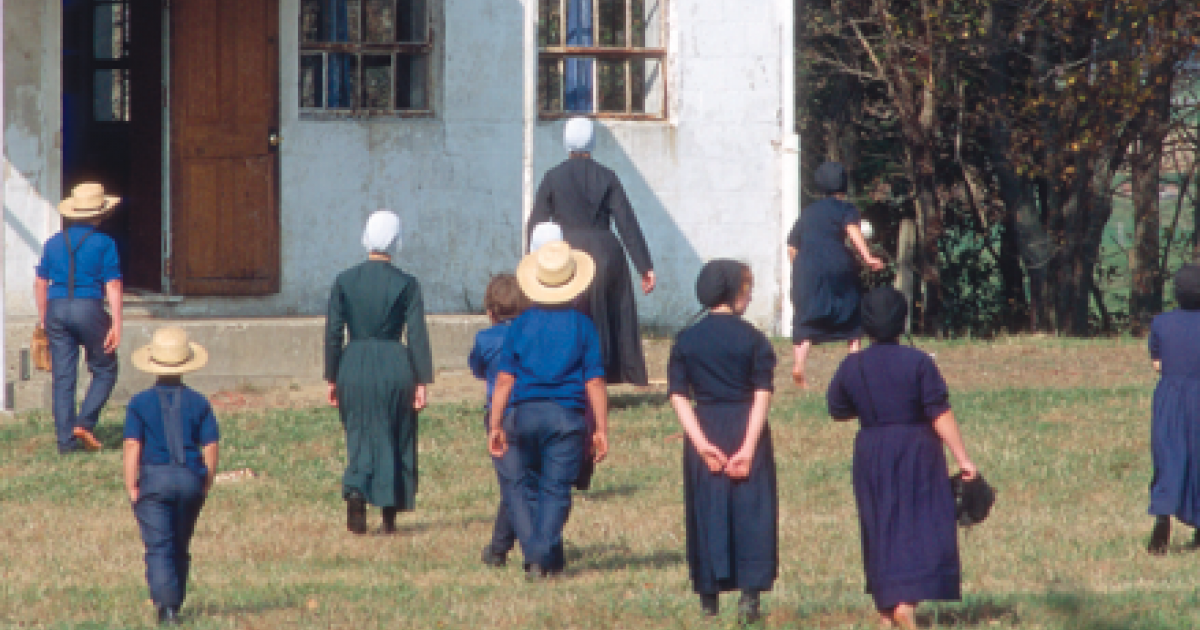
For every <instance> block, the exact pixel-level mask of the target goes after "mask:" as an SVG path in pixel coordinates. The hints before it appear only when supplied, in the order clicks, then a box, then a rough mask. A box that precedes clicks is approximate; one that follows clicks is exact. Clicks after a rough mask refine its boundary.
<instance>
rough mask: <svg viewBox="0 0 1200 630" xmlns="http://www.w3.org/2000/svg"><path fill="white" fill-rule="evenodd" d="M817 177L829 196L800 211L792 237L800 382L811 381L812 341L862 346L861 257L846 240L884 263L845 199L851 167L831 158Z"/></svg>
mask: <svg viewBox="0 0 1200 630" xmlns="http://www.w3.org/2000/svg"><path fill="white" fill-rule="evenodd" d="M816 180H817V188H818V189H819V190H820V191H821V192H822V193H824V194H826V195H828V196H827V197H826V198H824V199H822V200H821V201H818V202H816V203H814V204H812V205H810V206H809V207H807V208H805V209H804V211H803V212H801V213H800V218H798V219H796V225H795V226H794V227H792V231H791V233H790V234H788V240H787V243H788V258H789V259H790V260H791V261H792V308H793V309H794V311H793V318H792V344H793V346H792V347H793V354H794V362H793V364H792V380H793V381H795V383H796V384H797V385H799V386H801V387H807V386H808V380H807V378H806V377H805V375H804V367H805V363H807V361H808V352H809V350H811V349H812V346H813V344H818V343H826V342H829V341H846V342H849V344H850V351H851V352H857V351H858V349H859V341H858V340H859V338H860V337H862V328H861V327H860V326H859V314H858V300H859V294H860V293H861V288H860V287H859V279H858V262H857V261H855V259H854V255H853V253H851V251H850V250H849V249H847V248H846V244H845V243H846V239H847V238H849V239H850V242H851V243H852V244H853V245H854V249H855V250H856V251H857V252H858V255H859V256H860V257H861V258H862V260H863V263H864V264H866V265H867V266H868V267H870V268H871V270H873V271H879V270H880V269H883V267H884V264H883V261H882V260H879V259H878V258H876V257H875V256H874V255H872V254H871V250H870V249H869V248H868V247H867V242H866V240H865V239H863V234H862V230H861V228H860V227H859V221H860V220H861V219H860V217H859V214H858V209H857V208H855V207H854V206H853V205H851V204H850V203H848V202H847V201H846V190H847V187H848V178H847V176H846V169H844V168H842V165H841V164H838V163H837V162H826V163H824V164H822V165H821V166H820V168H818V169H817V172H816Z"/></svg>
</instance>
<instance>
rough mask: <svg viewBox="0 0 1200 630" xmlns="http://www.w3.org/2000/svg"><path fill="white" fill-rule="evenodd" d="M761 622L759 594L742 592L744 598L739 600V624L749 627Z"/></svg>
mask: <svg viewBox="0 0 1200 630" xmlns="http://www.w3.org/2000/svg"><path fill="white" fill-rule="evenodd" d="M759 621H762V609H761V608H760V607H759V603H758V592H757V591H742V597H741V599H739V600H738V623H740V624H741V625H743V626H748V625H751V624H755V623H758V622H759Z"/></svg>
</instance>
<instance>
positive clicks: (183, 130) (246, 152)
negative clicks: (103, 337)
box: [168, 0, 280, 295]
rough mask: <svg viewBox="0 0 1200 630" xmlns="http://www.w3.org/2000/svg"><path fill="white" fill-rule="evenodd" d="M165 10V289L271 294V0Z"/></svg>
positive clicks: (275, 213)
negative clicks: (167, 109)
mask: <svg viewBox="0 0 1200 630" xmlns="http://www.w3.org/2000/svg"><path fill="white" fill-rule="evenodd" d="M170 7H171V9H170V10H171V78H170V81H171V106H170V107H171V122H170V125H171V244H172V247H171V257H170V259H169V261H168V263H169V264H168V269H169V274H170V276H171V288H172V292H173V293H177V294H180V295H263V294H268V293H274V292H278V291H279V275H280V246H279V237H280V235H279V193H278V173H279V166H278V155H277V154H276V153H275V150H274V147H273V146H272V145H271V142H270V139H269V138H270V135H271V133H272V132H274V131H275V130H276V129H277V128H278V119H279V113H278V112H279V68H278V65H279V64H278V61H279V51H278V43H277V42H278V30H279V8H278V0H171V4H170Z"/></svg>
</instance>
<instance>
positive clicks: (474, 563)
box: [0, 338, 1200, 630]
mask: <svg viewBox="0 0 1200 630" xmlns="http://www.w3.org/2000/svg"><path fill="white" fill-rule="evenodd" d="M922 346H923V347H925V348H926V349H927V350H930V351H932V352H935V353H936V354H937V360H938V363H939V365H941V367H942V369H943V370H944V372H945V374H946V376H947V379H948V381H949V382H950V384H951V388H952V394H953V398H952V401H953V403H954V406H955V409H956V411H957V414H958V417H959V419H960V422H961V423H962V425H963V429H964V434H965V438H966V441H967V446H968V448H969V449H970V450H971V451H972V456H973V458H974V459H975V461H976V462H977V463H978V464H979V465H980V467H981V469H982V470H983V472H984V473H985V475H986V476H987V477H988V479H989V480H990V481H991V482H992V483H993V485H994V486H996V488H997V490H998V492H999V498H998V502H997V505H996V508H995V511H994V513H993V515H992V517H991V518H990V519H989V520H988V521H987V522H985V523H983V524H982V525H980V526H978V527H976V528H974V529H972V530H970V531H967V532H964V533H963V534H962V536H961V538H960V540H961V548H962V555H963V569H964V584H963V591H964V594H965V599H964V601H963V602H961V603H946V604H937V605H933V604H926V605H923V606H922V607H921V608H920V609H919V613H920V618H921V622H922V624H923V625H925V626H929V625H935V626H936V627H950V628H953V627H972V628H974V627H978V628H1044V629H1047V630H1057V629H1079V630H1084V629H1090V630H1126V629H1128V630H1168V629H1171V630H1174V629H1178V628H1194V627H1200V590H1198V589H1197V585H1196V579H1195V575H1196V571H1197V567H1196V564H1197V563H1198V562H1200V555H1197V554H1192V553H1188V552H1187V551H1186V550H1185V549H1184V545H1185V543H1186V542H1187V541H1188V540H1190V537H1191V531H1190V530H1186V531H1185V528H1178V527H1177V531H1176V533H1175V537H1174V546H1173V552H1172V553H1170V554H1169V555H1168V556H1166V557H1162V558H1154V557H1150V556H1148V555H1147V554H1146V553H1145V551H1144V546H1145V542H1146V539H1147V536H1148V532H1149V528H1150V525H1151V520H1150V518H1149V517H1147V516H1146V515H1145V508H1146V501H1147V492H1146V487H1147V483H1148V482H1149V479H1150V455H1149V445H1148V437H1149V409H1150V397H1151V393H1152V389H1153V385H1154V377H1153V375H1152V373H1151V372H1150V370H1149V369H1148V362H1147V360H1146V355H1145V346H1144V343H1143V342H1140V341H1135V340H1105V341H1060V340H1055V339H1028V338H1020V339H1002V340H999V341H996V342H994V343H991V344H984V343H980V342H975V343H967V342H951V343H942V344H937V343H932V342H922ZM779 349H780V351H781V352H780V357H781V361H780V368H779V370H778V372H779V376H780V384H781V386H780V393H779V395H778V396H777V398H776V401H775V404H774V406H773V409H772V413H771V428H772V431H773V435H774V438H775V445H776V446H775V448H776V453H777V457H778V460H777V461H778V468H779V478H780V495H781V496H780V501H781V507H782V510H781V518H780V523H779V529H780V543H781V544H780V556H781V569H780V576H779V580H778V581H777V583H776V587H775V590H774V592H772V593H769V594H767V595H765V596H764V604H765V607H766V610H767V611H768V615H769V616H768V618H767V621H766V626H767V627H771V628H873V627H876V626H875V622H874V616H873V612H872V606H871V600H870V598H869V597H868V596H866V595H864V594H863V579H862V569H861V562H860V557H859V540H858V526H857V521H856V518H855V509H854V504H853V497H852V494H851V487H850V451H851V443H852V440H853V439H854V433H855V427H854V426H853V425H846V424H836V423H833V422H831V421H829V418H828V416H827V415H826V413H825V409H824V397H823V395H822V393H821V392H820V391H813V392H796V391H794V390H792V389H791V388H789V387H786V386H784V385H783V377H786V376H787V374H788V371H789V370H790V360H788V352H787V350H788V348H787V346H780V347H779ZM841 356H842V351H841V350H839V349H835V348H832V347H822V348H820V349H818V350H817V351H816V353H815V356H814V359H813V366H812V371H813V376H814V380H815V381H816V382H817V383H818V384H823V383H825V382H827V381H828V378H829V375H830V373H831V371H832V370H833V368H834V367H835V366H836V363H837V361H838V360H839V359H840V357H841ZM653 369H658V370H660V371H661V366H657V367H655V368H653ZM434 391H435V394H434V395H435V396H436V390H434ZM614 403H615V411H614V414H613V418H612V426H613V432H612V438H611V442H612V455H611V457H610V459H609V460H608V461H607V462H606V463H605V464H603V465H602V467H601V469H600V470H599V471H598V473H597V477H596V482H595V484H594V486H593V489H592V491H591V492H589V493H586V494H584V495H582V497H581V498H577V500H576V503H575V509H574V512H573V514H572V516H571V522H570V523H569V524H568V526H567V531H566V536H567V540H568V542H567V555H568V562H569V567H568V569H567V573H566V576H565V578H563V579H559V580H556V581H553V582H549V583H541V584H527V583H526V582H525V581H524V579H523V577H522V573H521V566H520V555H519V553H514V554H513V555H512V556H510V562H509V566H508V567H506V568H503V569H491V568H487V567H484V566H483V565H482V564H481V563H480V562H479V560H478V556H479V550H480V548H481V546H482V545H483V544H484V542H485V541H486V540H487V537H488V534H489V532H490V523H491V518H492V516H493V514H494V510H495V506H496V500H497V495H498V493H497V489H496V483H495V478H494V475H493V472H492V470H491V467H490V463H489V460H488V458H487V456H486V454H485V452H484V435H483V430H482V427H481V413H480V410H479V408H478V405H477V404H476V403H473V402H470V403H468V402H463V403H441V404H435V405H433V406H432V407H431V408H430V409H429V410H428V411H427V412H426V413H423V414H422V416H421V429H420V431H421V433H420V436H421V437H420V449H421V450H420V457H421V475H422V478H421V480H422V488H421V491H420V493H419V495H418V510H417V511H416V512H414V513H411V514H406V515H402V516H401V519H400V526H401V530H402V534H401V535H400V536H397V537H391V538H381V537H373V536H367V537H354V536H352V535H350V534H348V533H346V531H345V527H344V526H345V523H344V507H343V503H342V501H341V500H340V498H339V493H338V489H339V480H340V474H341V467H342V463H343V439H342V435H341V430H340V425H339V423H338V420H337V415H336V413H335V411H334V410H332V409H329V408H311V409H292V410H285V409H262V410H257V411H255V410H251V411H242V412H238V413H235V414H226V415H222V416H221V417H220V420H221V425H222V426H221V428H222V434H223V437H224V439H223V441H222V449H223V452H222V464H223V468H224V469H226V470H229V469H234V468H243V467H249V468H252V469H254V470H255V471H258V472H260V473H262V475H261V476H260V477H259V478H257V479H253V480H248V481H243V482H238V483H229V484H222V485H218V486H217V487H216V488H215V489H214V492H213V494H212V496H211V497H210V498H209V502H208V505H207V506H206V507H205V509H204V513H203V515H202V516H201V519H200V523H199V526H198V528H197V532H196V538H195V542H194V545H193V558H194V560H193V568H192V581H191V588H190V595H189V598H188V601H187V604H186V605H185V608H184V613H185V615H186V616H187V618H188V622H187V625H188V626H189V627H193V628H198V629H200V628H213V629H217V628H221V629H225V628H229V629H235V628H236V629H246V630H251V629H260V628H261V629H274V628H288V629H308V628H312V629H316V628H321V629H340V628H344V629H354V630H365V629H368V628H384V627H388V628H547V629H549V628H563V629H566V628H580V629H584V628H606V629H607V628H629V629H640V628H663V629H667V628H672V629H674V628H724V627H732V626H734V625H735V612H736V611H735V608H736V606H735V599H736V596H735V595H727V596H726V597H725V599H724V600H723V603H724V610H723V611H722V614H721V617H720V618H719V619H718V620H715V621H714V620H709V619H706V618H704V617H702V616H701V614H700V611H699V606H698V602H697V600H696V598H695V596H694V595H693V594H692V593H691V592H690V584H689V581H688V578H687V565H686V561H685V559H684V541H683V537H684V528H683V507H682V498H683V496H682V492H683V491H682V486H681V477H680V450H681V448H682V443H681V437H680V435H679V429H678V425H677V423H676V421H675V419H674V417H673V415H672V414H671V412H670V410H669V407H668V406H667V405H666V401H665V397H664V395H663V394H662V393H661V392H658V393H640V394H624V395H620V396H617V397H615V398H614ZM122 413H123V410H121V409H113V410H110V411H109V412H108V413H107V415H106V420H105V422H104V423H103V424H102V425H101V431H100V432H99V436H100V438H101V439H102V441H104V443H105V444H106V446H108V447H109V448H107V449H106V450H105V452H103V453H101V454H98V455H82V456H74V457H70V458H59V457H58V456H57V455H55V454H54V446H53V436H52V433H53V431H52V429H51V426H50V423H49V420H48V418H46V417H45V416H44V415H40V416H38V415H35V416H29V417H26V418H22V419H20V420H18V421H16V422H13V423H9V424H2V425H0V628H80V629H84V628H86V629H95V630H99V629H103V628H138V627H149V626H150V625H151V623H152V621H153V609H152V607H151V606H150V604H149V603H148V599H147V597H148V595H147V591H146V586H145V582H144V579H143V570H144V566H143V564H142V561H141V554H142V548H141V543H140V540H139V538H138V534H137V529H136V526H135V523H134V519H133V517H132V514H131V513H130V510H129V507H128V505H127V501H126V499H125V496H124V492H123V489H122V484H121V481H120V453H119V448H118V447H119V441H120V429H119V423H120V419H121V417H122V416H121V414H122ZM577 496H579V495H577ZM371 519H372V521H373V522H372V526H374V525H375V521H377V519H378V513H377V512H376V511H373V512H372V513H371Z"/></svg>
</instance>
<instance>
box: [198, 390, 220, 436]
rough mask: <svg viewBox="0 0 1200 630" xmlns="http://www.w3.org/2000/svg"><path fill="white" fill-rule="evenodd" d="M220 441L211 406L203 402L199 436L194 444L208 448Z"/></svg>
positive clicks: (215, 418)
mask: <svg viewBox="0 0 1200 630" xmlns="http://www.w3.org/2000/svg"><path fill="white" fill-rule="evenodd" d="M220 439H221V429H220V427H219V426H218V425H217V416H216V414H214V413H213V409H212V405H210V404H209V403H208V401H207V400H206V401H204V415H203V417H201V419H200V435H199V439H197V440H196V443H197V444H198V445H200V446H208V445H209V444H213V443H215V442H217V441H219V440H220Z"/></svg>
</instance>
